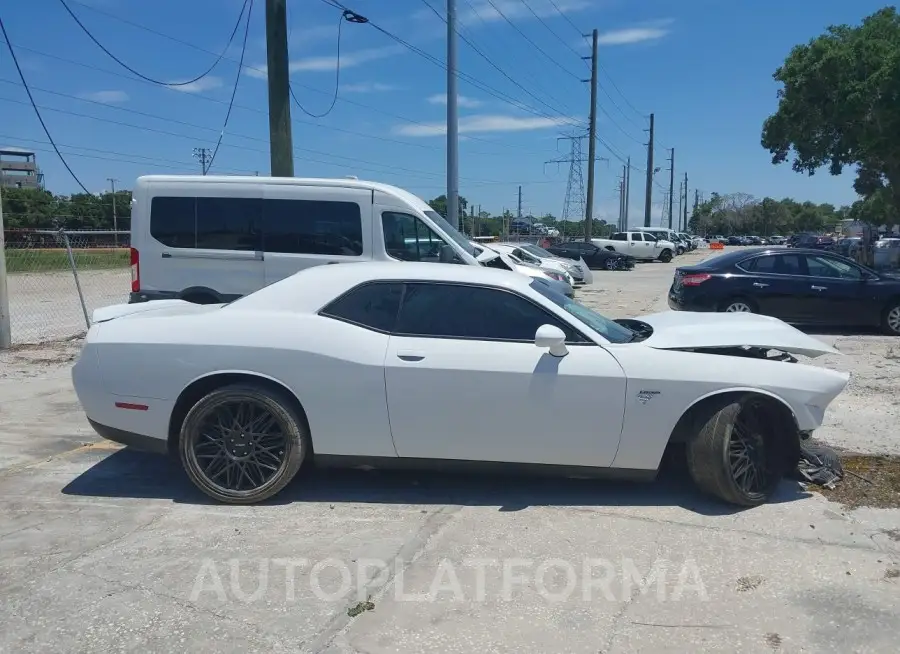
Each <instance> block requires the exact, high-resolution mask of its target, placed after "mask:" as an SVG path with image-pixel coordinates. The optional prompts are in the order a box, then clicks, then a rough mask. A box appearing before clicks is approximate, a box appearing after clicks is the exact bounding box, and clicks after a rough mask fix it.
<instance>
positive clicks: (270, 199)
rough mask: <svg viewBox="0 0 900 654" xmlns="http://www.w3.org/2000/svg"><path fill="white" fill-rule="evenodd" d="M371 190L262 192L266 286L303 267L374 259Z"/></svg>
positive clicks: (284, 188) (270, 188)
mask: <svg viewBox="0 0 900 654" xmlns="http://www.w3.org/2000/svg"><path fill="white" fill-rule="evenodd" d="M371 217H372V191H370V190H366V189H360V188H346V187H332V186H305V185H293V184H267V185H266V186H265V188H264V189H263V234H264V236H263V249H264V250H265V275H266V284H267V285H268V284H272V283H274V282H277V281H279V280H281V279H284V278H285V277H289V276H291V275H293V274H294V273H296V272H299V271H300V270H303V269H304V268H309V267H310V266H318V265H321V264H327V263H345V262H355V261H365V260H370V259H371V258H372V220H371Z"/></svg>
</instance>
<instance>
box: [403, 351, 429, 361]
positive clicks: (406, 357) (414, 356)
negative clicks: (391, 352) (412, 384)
mask: <svg viewBox="0 0 900 654" xmlns="http://www.w3.org/2000/svg"><path fill="white" fill-rule="evenodd" d="M397 358H398V359H402V360H403V361H421V360H422V359H424V358H425V355H424V354H422V353H421V352H412V351H410V350H400V351H399V352H397Z"/></svg>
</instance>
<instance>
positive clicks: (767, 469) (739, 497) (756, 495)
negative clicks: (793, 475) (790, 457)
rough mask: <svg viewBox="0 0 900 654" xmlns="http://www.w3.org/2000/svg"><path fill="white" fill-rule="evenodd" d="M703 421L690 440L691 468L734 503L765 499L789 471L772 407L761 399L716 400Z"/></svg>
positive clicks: (701, 482)
mask: <svg viewBox="0 0 900 654" xmlns="http://www.w3.org/2000/svg"><path fill="white" fill-rule="evenodd" d="M710 408H711V409H713V410H709V411H707V412H706V413H705V414H704V415H703V416H702V417H701V420H699V421H698V423H699V429H698V431H697V432H696V433H695V434H694V435H693V436H692V438H691V439H690V440H689V441H688V448H687V460H688V469H689V471H690V474H691V477H692V478H693V479H694V482H695V483H696V484H697V486H698V487H700V489H701V490H703V491H705V492H707V493H710V494H712V495H715V496H717V497H719V498H721V499H723V500H725V501H726V502H729V503H731V504H738V505H741V506H756V505H759V504H762V503H763V502H765V501H766V500H767V499H768V498H769V497H770V496H771V494H772V492H773V491H774V490H775V487H776V486H777V485H778V482H779V481H780V480H781V478H782V477H783V476H784V474H785V473H786V472H787V464H786V458H785V456H784V452H782V451H780V450H778V449H777V447H776V445H777V441H776V438H777V437H779V436H782V435H783V434H781V433H779V430H778V429H777V425H776V421H774V420H773V419H772V417H773V416H772V414H771V413H770V412H769V411H768V407H767V406H766V405H765V404H764V403H763V402H760V401H759V400H756V399H752V398H751V399H747V400H744V401H736V402H735V401H732V402H729V403H728V404H727V405H725V406H722V405H719V408H718V410H715V408H716V407H715V406H712V407H710Z"/></svg>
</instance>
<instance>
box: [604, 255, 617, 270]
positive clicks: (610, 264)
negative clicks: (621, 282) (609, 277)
mask: <svg viewBox="0 0 900 654" xmlns="http://www.w3.org/2000/svg"><path fill="white" fill-rule="evenodd" d="M603 267H604V268H606V269H607V270H615V269H616V268H618V267H619V266H618V264H617V263H616V259H615V257H607V259H606V261H604V262H603Z"/></svg>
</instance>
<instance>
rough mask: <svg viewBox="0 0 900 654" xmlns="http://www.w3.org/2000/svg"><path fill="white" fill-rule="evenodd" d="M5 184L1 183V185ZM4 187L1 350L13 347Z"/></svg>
mask: <svg viewBox="0 0 900 654" xmlns="http://www.w3.org/2000/svg"><path fill="white" fill-rule="evenodd" d="M2 186H3V185H2V184H0V187H2ZM2 196H3V189H2V188H0V350H8V349H9V348H10V347H12V325H11V322H12V321H11V320H10V317H9V289H8V287H7V286H6V241H5V239H4V236H3V197H2Z"/></svg>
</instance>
